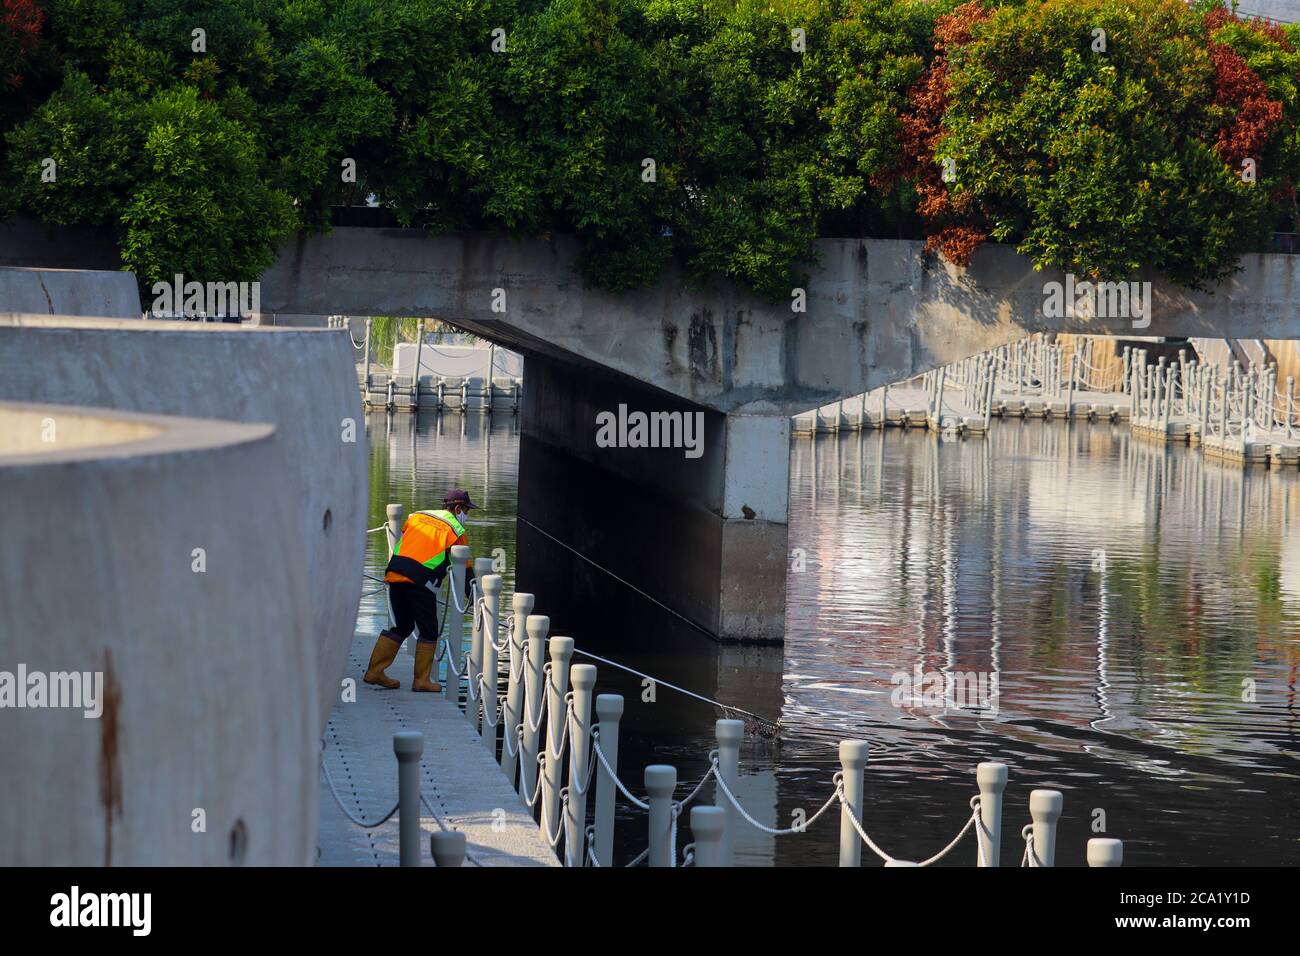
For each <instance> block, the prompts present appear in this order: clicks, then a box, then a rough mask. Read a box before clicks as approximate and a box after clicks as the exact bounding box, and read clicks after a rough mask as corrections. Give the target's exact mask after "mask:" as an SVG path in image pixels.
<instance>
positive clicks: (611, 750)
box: [593, 694, 623, 866]
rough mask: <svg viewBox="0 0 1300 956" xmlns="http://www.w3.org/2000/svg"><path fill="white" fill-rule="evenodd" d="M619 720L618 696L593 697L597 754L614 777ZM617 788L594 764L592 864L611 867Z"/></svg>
mask: <svg viewBox="0 0 1300 956" xmlns="http://www.w3.org/2000/svg"><path fill="white" fill-rule="evenodd" d="M622 716H623V695H622V694H600V695H598V696H597V697H596V721H597V724H598V725H599V727H600V741H599V743H600V752H601V753H602V754H604V755H605V761H606V763H608V764H609V766H610V768H611V769H613V771H614V772H615V773H618V722H619V720H620V719H621V718H622ZM617 796H618V785H617V784H616V783H614V778H613V777H611V776H610V775H609V771H608V770H606V769H605V766H604V764H602V763H600V762H599V761H597V763H596V833H595V838H594V841H593V842H594V843H595V847H594V852H595V854H596V862H597V863H599V864H600V865H601V866H611V865H612V864H613V856H614V800H615V799H616V798H617Z"/></svg>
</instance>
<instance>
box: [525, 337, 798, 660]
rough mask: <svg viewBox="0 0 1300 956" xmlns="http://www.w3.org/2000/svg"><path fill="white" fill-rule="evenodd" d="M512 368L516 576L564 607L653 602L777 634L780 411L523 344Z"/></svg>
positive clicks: (718, 627) (728, 629) (717, 629)
mask: <svg viewBox="0 0 1300 956" xmlns="http://www.w3.org/2000/svg"><path fill="white" fill-rule="evenodd" d="M524 378H525V381H527V382H528V388H526V389H525V390H524V400H523V406H522V408H521V411H520V427H521V437H520V452H519V515H520V522H519V524H520V527H519V550H520V554H519V578H520V580H521V581H525V582H527V586H528V588H529V589H530V590H532V591H534V592H535V593H544V594H552V595H555V594H572V595H573V600H574V601H575V604H577V605H582V604H595V605H602V604H604V603H605V602H606V601H607V600H608V598H609V596H610V595H611V594H614V595H617V599H618V601H619V602H621V603H622V604H623V605H624V606H630V604H629V602H632V603H633V604H646V603H653V602H659V603H660V604H661V605H664V606H666V613H668V614H670V615H672V616H674V617H678V618H682V619H684V620H685V621H688V622H690V624H691V625H693V626H694V627H696V628H697V629H699V630H703V631H705V632H707V633H708V634H709V635H711V636H714V637H717V638H719V639H721V640H724V641H744V642H760V643H780V641H781V639H782V634H783V631H784V619H785V572H786V555H787V539H788V528H787V524H786V519H787V503H788V493H789V468H790V429H789V419H788V418H787V417H786V416H784V415H771V416H766V415H752V414H745V415H741V414H735V413H732V414H726V413H723V412H719V411H716V410H714V409H710V408H706V407H705V406H702V405H696V404H694V403H691V402H688V401H686V400H684V399H681V398H679V397H677V396H674V395H671V394H669V393H668V392H664V391H660V390H657V389H653V388H650V387H648V386H646V385H644V384H642V383H640V382H637V381H635V380H633V379H631V378H629V377H626V376H621V375H618V374H617V373H612V372H608V371H601V370H597V369H594V368H592V367H590V366H585V365H584V366H582V367H579V366H576V365H569V364H566V363H560V362H557V361H554V360H551V359H547V358H540V357H535V356H531V355H530V356H529V357H528V358H527V359H526V360H525V367H524ZM639 422H640V423H642V424H641V425H638V423H639ZM665 437H667V438H670V439H677V440H676V441H672V442H671V443H668V447H664V444H665V442H663V441H662V440H661V439H663V438H665ZM655 445H658V446H659V447H655ZM620 579H621V580H620ZM638 591H640V592H642V593H641V594H638V593H637V592H638ZM651 599H653V600H651ZM574 610H575V611H576V608H575V609H574ZM659 610H660V611H664V610H665V609H664V607H661V608H659ZM582 616H585V615H582Z"/></svg>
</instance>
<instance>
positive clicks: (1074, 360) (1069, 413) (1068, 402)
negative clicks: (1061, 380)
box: [1065, 352, 1079, 419]
mask: <svg viewBox="0 0 1300 956" xmlns="http://www.w3.org/2000/svg"><path fill="white" fill-rule="evenodd" d="M1078 374H1079V355H1078V353H1077V352H1076V353H1072V354H1071V355H1070V378H1069V380H1068V381H1067V382H1066V383H1065V417H1066V418H1067V419H1071V418H1074V379H1075V377H1076V376H1077V375H1078Z"/></svg>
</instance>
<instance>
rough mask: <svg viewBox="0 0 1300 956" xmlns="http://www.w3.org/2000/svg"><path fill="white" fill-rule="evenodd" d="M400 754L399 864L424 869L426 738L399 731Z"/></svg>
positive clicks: (396, 737) (397, 750)
mask: <svg viewBox="0 0 1300 956" xmlns="http://www.w3.org/2000/svg"><path fill="white" fill-rule="evenodd" d="M393 753H395V754H397V832H398V844H397V845H398V861H399V864H400V865H401V866H419V865H420V754H422V753H424V734H422V733H420V732H419V731H418V730H399V731H397V733H395V734H393Z"/></svg>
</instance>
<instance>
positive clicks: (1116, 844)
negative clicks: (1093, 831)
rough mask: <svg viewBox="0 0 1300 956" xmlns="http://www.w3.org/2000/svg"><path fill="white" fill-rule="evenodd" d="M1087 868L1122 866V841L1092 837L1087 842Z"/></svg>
mask: <svg viewBox="0 0 1300 956" xmlns="http://www.w3.org/2000/svg"><path fill="white" fill-rule="evenodd" d="M1088 865H1089V866H1123V865H1124V841H1123V840H1116V839H1114V838H1113V837H1093V838H1092V839H1091V840H1089V841H1088Z"/></svg>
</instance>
